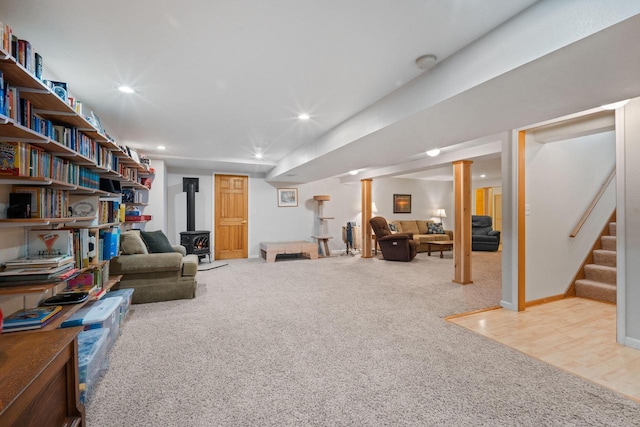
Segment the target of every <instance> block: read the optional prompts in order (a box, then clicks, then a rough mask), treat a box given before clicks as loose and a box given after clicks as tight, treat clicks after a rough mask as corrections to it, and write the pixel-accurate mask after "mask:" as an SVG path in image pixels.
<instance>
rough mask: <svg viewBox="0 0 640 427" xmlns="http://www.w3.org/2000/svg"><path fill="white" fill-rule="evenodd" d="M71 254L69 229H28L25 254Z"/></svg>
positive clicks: (71, 239) (71, 234) (71, 238)
mask: <svg viewBox="0 0 640 427" xmlns="http://www.w3.org/2000/svg"><path fill="white" fill-rule="evenodd" d="M71 254H73V233H72V231H71V230H29V234H28V240H27V256H29V257H38V256H60V255H71Z"/></svg>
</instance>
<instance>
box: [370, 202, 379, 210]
mask: <svg viewBox="0 0 640 427" xmlns="http://www.w3.org/2000/svg"><path fill="white" fill-rule="evenodd" d="M371 212H373V213H376V212H378V207H377V206H376V202H371Z"/></svg>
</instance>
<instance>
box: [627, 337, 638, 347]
mask: <svg viewBox="0 0 640 427" xmlns="http://www.w3.org/2000/svg"><path fill="white" fill-rule="evenodd" d="M624 345H626V346H627V347H631V348H635V349H636V350H640V340H638V339H635V338H629V337H625V338H624Z"/></svg>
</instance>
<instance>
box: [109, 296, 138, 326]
mask: <svg viewBox="0 0 640 427" xmlns="http://www.w3.org/2000/svg"><path fill="white" fill-rule="evenodd" d="M133 291H134V289H132V288H124V289H116V290H115V291H109V292H107V294H106V295H105V296H104V297H103V298H115V297H121V298H122V304H121V305H120V326H122V323H123V322H124V319H125V318H126V317H127V313H128V312H129V307H130V306H131V300H132V299H133Z"/></svg>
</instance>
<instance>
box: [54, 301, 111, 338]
mask: <svg viewBox="0 0 640 427" xmlns="http://www.w3.org/2000/svg"><path fill="white" fill-rule="evenodd" d="M121 304H122V297H113V298H107V299H102V300H98V301H95V302H92V303H89V304H87V305H86V306H84V307H82V308H81V309H80V310H78V311H76V312H75V313H74V314H73V315H72V316H71V317H69V318H68V319H67V320H65V321H64V322H62V325H60V327H61V328H69V327H72V326H84V330H85V331H86V330H90V329H97V328H107V329H109V330H110V332H109V336H108V340H107V347H108V348H111V346H112V345H113V343H114V342H115V340H116V338H117V337H118V334H119V333H120V311H119V310H120V305H121Z"/></svg>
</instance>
